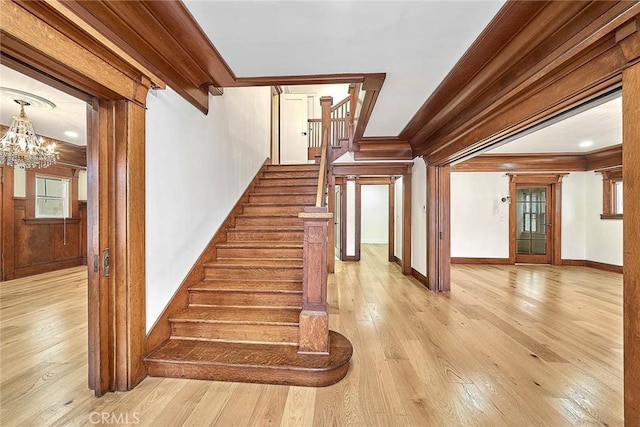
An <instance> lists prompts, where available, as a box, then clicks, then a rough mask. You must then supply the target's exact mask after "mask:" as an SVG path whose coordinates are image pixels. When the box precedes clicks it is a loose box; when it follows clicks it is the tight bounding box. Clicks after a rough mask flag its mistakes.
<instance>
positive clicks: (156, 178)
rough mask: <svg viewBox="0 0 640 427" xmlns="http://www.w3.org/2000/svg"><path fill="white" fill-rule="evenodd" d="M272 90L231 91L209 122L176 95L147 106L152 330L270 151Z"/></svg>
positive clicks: (212, 107)
mask: <svg viewBox="0 0 640 427" xmlns="http://www.w3.org/2000/svg"><path fill="white" fill-rule="evenodd" d="M270 91H271V89H270V88H269V87H260V88H225V91H224V95H223V96H220V97H212V96H210V97H209V114H208V115H206V116H205V115H203V114H202V113H201V112H200V111H198V110H197V109H196V108H195V107H193V106H191V105H190V104H189V103H187V102H186V101H185V100H184V99H182V98H181V97H180V96H179V95H177V94H176V93H175V92H174V91H173V90H171V89H170V88H167V89H166V90H164V91H153V92H151V94H150V95H149V96H148V99H147V131H146V132H147V134H146V140H147V144H146V145H147V147H146V233H145V234H146V274H147V284H146V290H147V330H149V329H150V328H151V326H152V325H153V323H154V322H155V321H156V320H157V318H158V316H159V315H160V314H161V312H162V310H163V309H164V307H165V306H166V304H167V303H168V302H169V301H170V299H171V297H172V296H173V294H174V292H175V291H176V290H177V288H178V286H179V285H180V283H181V282H182V280H183V279H184V277H185V276H186V274H187V273H188V271H189V269H190V268H191V266H192V265H193V263H194V262H195V261H196V259H197V258H198V256H199V255H200V254H201V253H202V250H203V249H204V248H205V246H206V244H207V243H208V242H209V240H210V239H211V237H212V236H213V235H214V233H215V232H216V230H217V229H218V227H219V226H220V224H221V223H222V221H224V219H225V218H226V216H227V215H228V214H229V212H230V211H231V209H232V208H233V206H234V205H235V203H236V202H237V201H238V198H239V197H240V196H241V195H242V193H243V192H244V190H245V189H246V187H247V185H248V184H249V183H250V182H251V180H252V179H253V177H254V176H255V174H256V173H257V171H258V170H259V169H260V166H261V165H262V164H263V162H264V161H265V159H266V158H267V157H268V156H269V150H270V102H271V101H270Z"/></svg>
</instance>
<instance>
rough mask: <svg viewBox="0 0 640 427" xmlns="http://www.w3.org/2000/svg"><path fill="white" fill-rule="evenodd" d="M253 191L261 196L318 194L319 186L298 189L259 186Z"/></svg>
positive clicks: (299, 187)
mask: <svg viewBox="0 0 640 427" xmlns="http://www.w3.org/2000/svg"><path fill="white" fill-rule="evenodd" d="M253 191H255V192H256V193H260V194H271V193H285V194H316V192H317V191H318V187H317V186H315V187H314V186H298V187H287V186H282V187H276V186H260V185H259V186H257V187H256V188H255V189H254V190H253Z"/></svg>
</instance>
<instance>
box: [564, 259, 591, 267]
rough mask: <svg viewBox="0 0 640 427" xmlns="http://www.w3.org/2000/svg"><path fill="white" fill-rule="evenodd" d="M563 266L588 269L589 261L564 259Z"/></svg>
mask: <svg viewBox="0 0 640 427" xmlns="http://www.w3.org/2000/svg"><path fill="white" fill-rule="evenodd" d="M562 265H570V266H574V267H586V266H587V261H585V260H583V259H563V260H562Z"/></svg>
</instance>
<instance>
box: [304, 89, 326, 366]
mask: <svg viewBox="0 0 640 427" xmlns="http://www.w3.org/2000/svg"><path fill="white" fill-rule="evenodd" d="M332 102H333V98H332V97H330V96H323V97H322V98H320V104H321V105H322V146H321V157H320V168H319V171H318V190H317V192H316V204H315V206H312V207H308V208H305V209H304V212H301V213H299V214H298V217H300V218H302V220H303V223H304V244H303V255H302V259H303V267H302V311H301V312H300V322H299V325H300V326H299V330H300V337H299V342H298V352H299V353H316V354H317V353H320V354H329V313H328V311H327V252H328V251H327V249H328V248H327V244H328V230H329V220H330V219H331V218H333V214H332V213H331V212H329V209H328V207H327V203H326V201H327V186H328V183H329V164H330V163H331V157H330V152H329V147H330V141H329V140H330V133H331V104H332Z"/></svg>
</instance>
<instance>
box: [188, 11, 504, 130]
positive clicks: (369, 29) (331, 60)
mask: <svg viewBox="0 0 640 427" xmlns="http://www.w3.org/2000/svg"><path fill="white" fill-rule="evenodd" d="M503 3H504V2H503V1H429V0H427V1H416V0H414V1H215V0H213V1H194V0H186V1H185V4H186V5H187V7H188V9H189V11H190V12H191V13H192V14H193V16H194V17H195V19H196V20H197V21H198V23H199V24H200V25H201V27H202V28H203V30H204V31H205V33H206V34H207V36H208V37H209V39H210V40H211V41H212V42H213V44H214V45H215V47H216V48H217V49H218V51H219V52H220V54H221V55H222V57H223V58H224V59H225V60H226V61H227V63H228V64H229V66H230V67H231V69H232V70H233V71H234V73H235V74H236V75H237V76H238V77H256V76H286V75H310V74H333V73H378V72H384V73H386V74H387V77H386V80H385V82H384V86H383V87H382V91H381V92H380V95H379V97H378V100H377V103H376V106H375V109H374V110H373V114H372V116H371V119H370V120H369V124H368V126H367V130H366V132H365V135H368V136H395V135H398V134H399V133H400V131H401V130H402V128H403V127H404V126H405V125H406V124H407V122H408V121H409V120H410V119H411V117H413V115H414V114H415V113H416V111H417V110H418V109H419V108H420V106H421V105H422V104H423V103H424V102H425V101H426V99H427V98H428V97H429V95H430V94H431V93H432V92H433V91H434V90H435V88H436V87H437V86H438V84H440V82H441V81H442V80H443V79H444V77H445V76H446V75H447V73H448V72H449V71H450V70H451V69H452V67H453V66H454V65H455V64H456V62H457V61H458V60H459V59H460V57H461V56H462V55H463V54H464V52H465V51H466V50H467V48H469V46H470V45H471V43H472V42H473V41H474V40H475V39H476V37H477V36H478V35H479V34H480V32H481V31H482V30H483V29H484V28H485V27H486V25H487V24H488V23H489V21H490V20H491V19H492V18H493V16H494V15H495V14H496V12H497V11H498V10H499V9H500V7H501V6H502V5H503Z"/></svg>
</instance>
